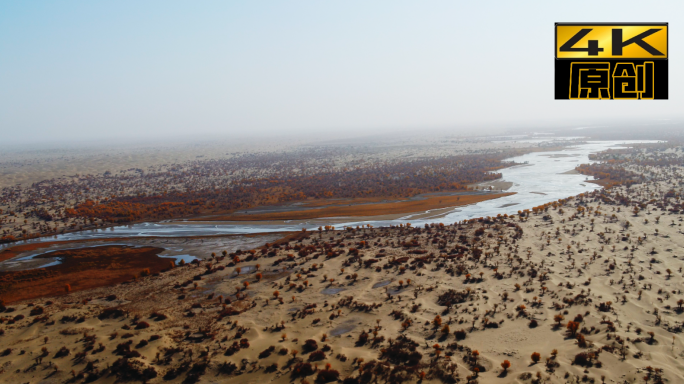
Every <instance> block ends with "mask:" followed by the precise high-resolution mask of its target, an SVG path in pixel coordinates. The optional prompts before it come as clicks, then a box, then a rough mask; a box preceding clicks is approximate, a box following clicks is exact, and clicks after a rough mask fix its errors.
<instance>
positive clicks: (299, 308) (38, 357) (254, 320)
mask: <svg viewBox="0 0 684 384" xmlns="http://www.w3.org/2000/svg"><path fill="white" fill-rule="evenodd" d="M658 156H659V155H658V154H657V153H656V154H655V155H652V156H650V157H649V155H648V154H646V155H644V159H642V160H644V161H640V163H639V164H640V165H631V164H630V163H624V164H622V165H620V167H622V168H621V169H623V170H625V169H626V170H629V171H630V172H633V173H634V174H635V175H636V174H637V172H638V174H640V175H643V177H644V178H646V179H647V180H648V182H644V183H635V184H631V185H630V186H629V187H627V186H619V185H618V186H613V187H612V188H610V189H608V190H598V191H595V192H591V193H587V194H583V195H579V196H572V197H568V198H567V199H564V200H562V201H554V202H549V204H546V205H544V206H540V207H537V208H535V209H534V210H531V211H529V212H528V211H523V212H520V214H519V215H514V216H509V217H505V216H497V217H489V218H481V219H474V220H470V221H468V222H459V223H443V224H440V223H436V224H433V225H429V226H425V227H419V228H413V227H412V226H410V224H406V225H401V226H399V227H391V228H372V227H364V228H346V229H338V230H321V231H313V232H297V233H292V234H289V235H288V236H285V237H283V238H281V239H280V240H278V241H268V242H266V243H264V244H263V245H253V244H254V243H252V245H253V246H250V247H245V248H243V249H240V250H239V251H238V250H237V249H236V248H231V249H229V250H227V249H222V247H219V246H216V243H215V242H211V243H209V242H208V244H207V246H206V247H205V248H202V249H201V252H199V254H201V255H200V256H201V257H200V259H199V260H197V261H196V262H192V263H187V264H185V265H182V266H181V265H176V266H175V267H174V268H171V269H169V270H167V271H160V272H158V273H150V274H149V275H147V274H146V273H145V274H142V275H141V274H137V276H135V279H133V276H131V279H130V280H128V281H126V282H124V283H121V284H117V285H114V286H108V287H99V288H92V289H85V290H81V291H78V292H71V293H66V292H64V293H60V294H59V295H55V296H48V297H42V298H35V299H32V300H30V301H26V300H25V301H17V302H12V303H6V304H5V307H4V308H3V312H2V313H1V316H2V324H0V329H1V330H2V334H1V335H0V340H1V341H2V345H3V346H4V348H3V351H1V352H0V366H1V367H2V373H0V380H2V381H4V382H91V381H97V382H104V383H114V382H124V381H141V382H171V383H174V382H179V383H180V382H184V383H188V382H216V381H227V382H239V383H242V382H245V383H252V382H254V383H258V382H275V383H291V382H296V383H300V382H302V383H313V382H332V381H336V380H340V381H343V382H344V383H348V384H349V383H371V382H375V381H377V382H392V383H399V382H423V383H433V382H434V383H439V382H447V383H449V382H463V383H466V382H470V383H474V382H481V383H490V382H501V383H541V382H547V383H568V382H572V383H575V382H594V383H601V382H606V383H623V382H627V383H640V382H648V383H651V382H655V383H658V382H670V383H678V382H682V381H684V374H683V373H682V367H683V365H682V364H681V361H680V360H679V359H680V358H682V357H683V356H684V355H683V353H682V352H683V351H684V349H683V348H684V343H683V340H682V339H681V336H680V335H681V331H682V316H684V313H683V311H682V307H683V306H684V299H683V298H682V293H681V287H682V281H683V276H682V260H681V257H682V256H681V255H679V254H678V250H679V249H681V247H682V245H684V234H683V233H682V231H681V222H682V221H684V219H683V218H682V216H681V215H682V214H681V213H680V212H684V211H683V210H682V209H681V208H682V206H681V203H680V192H679V191H680V188H681V187H680V184H679V183H680V182H679V180H681V175H682V170H683V168H682V167H680V166H671V165H667V166H661V165H659V164H664V162H663V161H662V158H659V157H658ZM645 160H648V161H645ZM649 162H650V164H652V165H645V164H648V163H649ZM667 163H668V164H669V161H668V162H667ZM630 177H632V176H630ZM155 241H156V240H155ZM106 244H107V243H106V242H101V244H100V245H106ZM141 245H143V243H141ZM150 245H151V244H150ZM154 246H160V245H159V243H154ZM238 246H239V245H238ZM224 251H225V252H224Z"/></svg>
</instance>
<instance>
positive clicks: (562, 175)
mask: <svg viewBox="0 0 684 384" xmlns="http://www.w3.org/2000/svg"><path fill="white" fill-rule="evenodd" d="M644 142H649V141H593V142H587V143H586V144H582V145H578V146H575V147H569V148H566V149H563V150H560V151H553V152H533V153H529V154H526V155H523V156H517V157H513V158H510V159H507V160H512V161H515V162H516V163H522V164H523V165H518V166H514V167H510V168H505V169H502V170H500V172H501V174H502V180H503V181H508V182H511V183H513V185H512V186H511V188H510V189H509V190H508V191H509V192H517V193H516V194H515V195H511V196H506V197H502V198H498V199H493V200H487V201H483V202H480V203H477V204H472V205H468V206H462V207H455V208H453V209H451V210H448V209H447V210H444V209H441V210H436V211H435V212H430V211H428V212H422V213H419V214H409V215H406V216H404V217H401V218H398V219H394V220H378V221H358V219H356V220H355V218H349V221H347V222H344V218H342V221H341V220H340V218H334V220H333V219H332V218H329V220H330V221H328V223H330V224H331V225H335V227H337V228H343V227H345V226H356V225H361V224H371V225H373V226H375V227H379V226H388V225H397V224H400V223H406V222H410V223H411V224H412V225H414V226H415V225H423V224H424V223H432V222H442V223H453V222H456V221H460V220H464V219H469V218H474V217H484V216H495V215H497V214H499V213H501V214H504V213H507V214H513V213H517V212H518V210H522V209H530V208H532V207H535V206H538V205H542V204H544V203H547V202H549V201H553V200H558V199H562V198H566V197H568V196H574V195H577V194H580V193H582V192H587V191H592V190H595V189H598V188H601V187H600V186H598V185H596V184H593V183H588V182H587V180H588V178H587V176H584V175H580V174H576V173H573V172H572V171H573V170H574V168H575V167H576V166H577V165H579V164H582V163H590V162H591V161H590V160H589V154H591V153H596V152H600V151H604V150H606V149H609V148H620V147H624V146H629V145H630V144H634V143H644ZM320 225H326V218H319V219H316V220H306V221H297V222H295V221H292V222H288V223H285V224H281V225H244V224H239V223H238V224H233V223H206V222H204V223H192V222H173V223H171V222H158V223H141V224H133V225H127V226H119V227H112V228H107V229H99V230H89V231H82V232H74V233H67V234H64V235H58V236H53V237H47V238H41V239H36V240H31V242H35V241H54V240H79V239H97V238H113V237H116V238H134V237H143V236H161V237H184V236H201V235H223V234H249V233H265V232H278V231H296V230H301V229H302V228H307V229H315V228H318V226H320Z"/></svg>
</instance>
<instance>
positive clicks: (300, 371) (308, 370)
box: [292, 363, 315, 378]
mask: <svg viewBox="0 0 684 384" xmlns="http://www.w3.org/2000/svg"><path fill="white" fill-rule="evenodd" d="M314 372H315V371H314V368H313V366H312V365H311V363H297V364H295V366H294V367H293V368H292V377H294V378H296V377H305V376H311V375H313V374H314Z"/></svg>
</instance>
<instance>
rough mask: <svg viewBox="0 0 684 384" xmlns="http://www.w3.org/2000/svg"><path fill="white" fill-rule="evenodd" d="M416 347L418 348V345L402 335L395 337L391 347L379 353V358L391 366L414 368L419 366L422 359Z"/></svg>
mask: <svg viewBox="0 0 684 384" xmlns="http://www.w3.org/2000/svg"><path fill="white" fill-rule="evenodd" d="M416 347H418V343H416V342H415V341H413V340H411V339H409V338H408V337H406V336H403V335H402V336H399V337H397V339H396V340H395V341H394V342H393V343H392V345H390V346H389V347H387V348H385V349H384V350H382V351H381V353H380V358H381V359H383V360H387V361H389V362H390V363H392V364H402V365H407V366H414V365H417V364H419V363H420V360H421V359H422V358H423V355H422V354H421V353H420V352H418V351H417V350H416Z"/></svg>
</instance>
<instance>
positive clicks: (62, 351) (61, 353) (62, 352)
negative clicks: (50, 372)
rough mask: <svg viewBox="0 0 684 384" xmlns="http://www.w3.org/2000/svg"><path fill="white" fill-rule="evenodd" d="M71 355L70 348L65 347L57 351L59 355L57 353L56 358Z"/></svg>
mask: <svg viewBox="0 0 684 384" xmlns="http://www.w3.org/2000/svg"><path fill="white" fill-rule="evenodd" d="M69 353H70V351H69V348H67V347H64V346H63V347H62V348H60V349H59V351H57V353H55V357H56V358H58V357H64V356H69Z"/></svg>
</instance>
